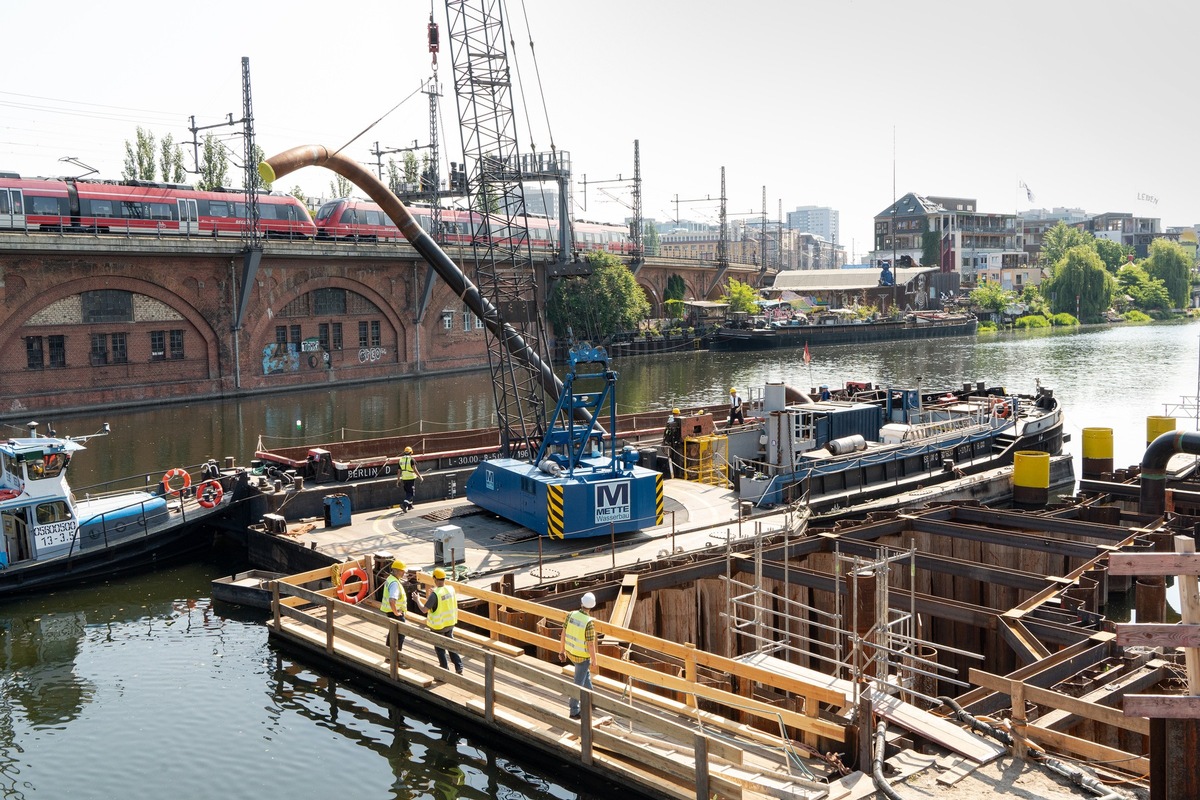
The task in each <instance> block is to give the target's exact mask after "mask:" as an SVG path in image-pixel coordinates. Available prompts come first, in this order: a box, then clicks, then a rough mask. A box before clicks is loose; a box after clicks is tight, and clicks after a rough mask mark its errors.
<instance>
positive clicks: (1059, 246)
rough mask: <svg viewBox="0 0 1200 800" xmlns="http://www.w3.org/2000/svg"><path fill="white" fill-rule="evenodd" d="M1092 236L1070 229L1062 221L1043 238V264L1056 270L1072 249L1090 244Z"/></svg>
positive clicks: (1076, 229)
mask: <svg viewBox="0 0 1200 800" xmlns="http://www.w3.org/2000/svg"><path fill="white" fill-rule="evenodd" d="M1091 241H1092V235H1091V234H1090V233H1084V232H1083V231H1081V230H1079V229H1078V228H1069V227H1067V224H1066V223H1065V222H1062V221H1061V220H1060V221H1059V223H1058V224H1057V225H1055V226H1054V227H1053V228H1051V229H1050V230H1048V231H1046V233H1045V234H1044V235H1043V236H1042V255H1041V263H1042V264H1043V265H1044V266H1047V267H1049V268H1050V269H1052V270H1053V269H1054V267H1056V266H1057V265H1058V262H1059V261H1062V259H1063V256H1065V255H1066V254H1067V251H1068V250H1070V249H1071V248H1072V247H1076V246H1078V245H1081V244H1090V243H1091Z"/></svg>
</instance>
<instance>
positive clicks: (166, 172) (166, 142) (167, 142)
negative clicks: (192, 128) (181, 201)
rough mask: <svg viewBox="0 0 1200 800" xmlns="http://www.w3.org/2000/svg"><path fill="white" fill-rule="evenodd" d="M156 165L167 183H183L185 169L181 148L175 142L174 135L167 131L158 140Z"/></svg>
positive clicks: (185, 173)
mask: <svg viewBox="0 0 1200 800" xmlns="http://www.w3.org/2000/svg"><path fill="white" fill-rule="evenodd" d="M158 165H159V167H161V168H162V177H163V180H164V181H166V182H167V183H183V182H184V181H186V180H187V170H185V169H184V168H183V148H182V147H180V146H179V145H178V144H176V143H175V137H174V136H172V135H171V134H169V133H168V134H167V135H166V136H164V137H163V138H162V141H161V142H159V152H158Z"/></svg>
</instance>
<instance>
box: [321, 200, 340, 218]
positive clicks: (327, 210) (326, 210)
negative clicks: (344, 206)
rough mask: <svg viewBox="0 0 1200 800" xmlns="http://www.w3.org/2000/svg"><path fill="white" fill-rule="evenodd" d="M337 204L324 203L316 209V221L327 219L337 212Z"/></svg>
mask: <svg viewBox="0 0 1200 800" xmlns="http://www.w3.org/2000/svg"><path fill="white" fill-rule="evenodd" d="M337 207H338V204H337V203H336V202H335V203H326V204H325V205H323V206H321V207H320V208H319V209H317V219H329V218H330V217H332V216H333V212H335V211H337Z"/></svg>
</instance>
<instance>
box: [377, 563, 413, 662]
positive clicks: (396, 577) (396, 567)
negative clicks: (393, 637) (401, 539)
mask: <svg viewBox="0 0 1200 800" xmlns="http://www.w3.org/2000/svg"><path fill="white" fill-rule="evenodd" d="M406 569H407V567H406V566H405V565H404V562H403V561H401V560H400V559H396V560H395V561H393V562H392V569H391V572H389V573H388V576H387V580H385V581H384V582H383V599H382V601H381V602H380V604H379V610H380V611H382V612H383V613H384V614H387V615H388V616H389V617H391V618H392V619H395V620H399V621H400V622H404V606H405V603H404V592H403V591H402V590H401V587H400V576H401V575H403V574H404V571H405V570H406ZM397 635H398V636H399V639H398V640H397V644H396V651H397V652H399V651H400V650H403V649H404V634H403V633H399V630H397Z"/></svg>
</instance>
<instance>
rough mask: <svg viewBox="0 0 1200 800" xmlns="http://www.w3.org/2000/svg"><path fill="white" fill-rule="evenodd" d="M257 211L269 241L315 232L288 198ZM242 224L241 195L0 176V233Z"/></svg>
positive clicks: (213, 231)
mask: <svg viewBox="0 0 1200 800" xmlns="http://www.w3.org/2000/svg"><path fill="white" fill-rule="evenodd" d="M258 213H259V229H260V231H261V232H262V233H263V235H265V236H267V237H270V238H281V239H311V238H312V237H313V236H314V235H315V234H316V232H317V229H316V226H315V225H313V221H312V218H311V217H310V216H309V214H308V209H307V208H305V207H304V204H303V203H301V202H300V201H299V200H297V199H296V198H295V197H292V196H291V195H280V194H262V193H260V194H259V196H258ZM245 220H246V196H245V193H244V192H236V191H232V192H205V191H200V190H198V189H194V188H192V187H191V186H186V185H183V184H169V183H142V182H129V183H104V182H100V181H85V180H77V179H76V180H72V179H67V180H54V179H47V178H22V177H20V176H19V175H16V174H14V173H11V172H7V173H0V231H5V230H16V231H55V232H60V233H121V234H138V235H153V236H157V235H165V234H171V235H195V236H226V235H228V236H240V235H241V234H242V231H243V229H244V228H245V225H246V222H245Z"/></svg>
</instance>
